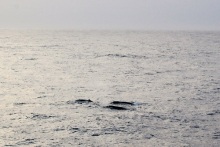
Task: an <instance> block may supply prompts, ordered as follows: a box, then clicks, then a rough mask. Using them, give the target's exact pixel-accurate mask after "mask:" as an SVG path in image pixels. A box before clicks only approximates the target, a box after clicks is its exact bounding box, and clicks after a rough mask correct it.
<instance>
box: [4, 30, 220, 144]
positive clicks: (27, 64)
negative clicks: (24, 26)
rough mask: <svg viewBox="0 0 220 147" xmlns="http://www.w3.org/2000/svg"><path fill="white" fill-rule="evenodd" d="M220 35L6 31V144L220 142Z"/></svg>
mask: <svg viewBox="0 0 220 147" xmlns="http://www.w3.org/2000/svg"><path fill="white" fill-rule="evenodd" d="M219 38H220V32H214V31H212V32H208V31H206V32H202V31H89V30H87V31H73V30H0V146H36V147H40V146H42V147H44V146H51V147H54V146H112V147H113V146H149V147H151V146H158V147H159V146H171V147H176V146H185V147H188V146H199V147H201V146H204V147H207V146H213V147H217V146H220V96H219V95H220V40H219ZM77 99H90V100H92V101H93V102H91V103H82V104H79V103H75V100H77ZM112 101H126V102H136V103H138V105H134V106H125V107H126V108H127V109H128V110H124V111H121V110H111V109H107V108H106V107H105V106H108V105H109V104H110V103H111V102H112ZM123 107H124V106H123Z"/></svg>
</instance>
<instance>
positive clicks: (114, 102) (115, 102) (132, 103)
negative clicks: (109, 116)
mask: <svg viewBox="0 0 220 147" xmlns="http://www.w3.org/2000/svg"><path fill="white" fill-rule="evenodd" d="M110 104H113V105H135V103H134V102H125V101H113V102H111V103H110Z"/></svg>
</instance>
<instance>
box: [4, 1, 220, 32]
mask: <svg viewBox="0 0 220 147" xmlns="http://www.w3.org/2000/svg"><path fill="white" fill-rule="evenodd" d="M0 28H52V29H54V28H55V29H68V28H70V29H84V28H86V29H144V30H149V29H157V30H171V29H172V30H173V29H181V30H194V29H196V30H220V0H0Z"/></svg>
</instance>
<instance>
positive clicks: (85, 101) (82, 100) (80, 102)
mask: <svg viewBox="0 0 220 147" xmlns="http://www.w3.org/2000/svg"><path fill="white" fill-rule="evenodd" d="M91 102H92V101H91V100H90V99H88V100H85V99H78V100H75V103H78V104H82V103H91Z"/></svg>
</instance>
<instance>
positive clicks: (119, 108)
mask: <svg viewBox="0 0 220 147" xmlns="http://www.w3.org/2000/svg"><path fill="white" fill-rule="evenodd" d="M104 108H109V109H112V110H128V109H127V108H124V107H119V106H113V105H109V106H105V107H104Z"/></svg>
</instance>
